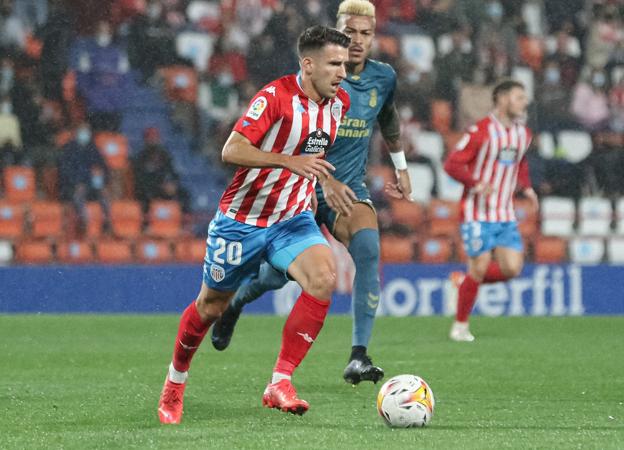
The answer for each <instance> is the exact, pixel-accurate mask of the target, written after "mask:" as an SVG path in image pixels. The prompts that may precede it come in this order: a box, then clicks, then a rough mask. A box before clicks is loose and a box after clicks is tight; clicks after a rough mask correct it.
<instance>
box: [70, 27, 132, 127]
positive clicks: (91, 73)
mask: <svg viewBox="0 0 624 450" xmlns="http://www.w3.org/2000/svg"><path fill="white" fill-rule="evenodd" d="M72 59H73V62H72V64H73V66H74V67H75V68H76V70H77V85H78V91H79V92H80V94H81V95H82V97H83V98H84V99H85V101H86V106H87V114H88V117H89V122H90V123H91V126H92V127H93V129H94V130H96V131H102V130H107V131H117V130H118V129H119V125H120V122H121V109H122V107H123V105H124V102H125V96H126V95H127V89H126V87H127V82H128V69H129V64H128V58H127V56H126V54H125V52H124V51H122V50H121V48H120V47H119V46H118V45H117V44H115V43H114V42H113V30H112V28H111V25H110V24H109V23H108V22H106V21H100V22H98V24H97V31H96V33H95V36H94V37H93V38H91V39H87V40H84V41H79V42H77V43H76V45H75V47H74V48H73V50H72Z"/></svg>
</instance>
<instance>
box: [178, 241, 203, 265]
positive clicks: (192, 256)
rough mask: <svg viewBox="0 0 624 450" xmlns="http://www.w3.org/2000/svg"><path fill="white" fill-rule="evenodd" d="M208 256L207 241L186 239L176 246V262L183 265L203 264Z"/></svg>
mask: <svg viewBox="0 0 624 450" xmlns="http://www.w3.org/2000/svg"><path fill="white" fill-rule="evenodd" d="M205 256H206V240H205V239H185V240H182V241H180V242H178V243H177V244H176V246H175V260H176V261H177V262H181V263H201V262H202V261H203V260H204V257H205Z"/></svg>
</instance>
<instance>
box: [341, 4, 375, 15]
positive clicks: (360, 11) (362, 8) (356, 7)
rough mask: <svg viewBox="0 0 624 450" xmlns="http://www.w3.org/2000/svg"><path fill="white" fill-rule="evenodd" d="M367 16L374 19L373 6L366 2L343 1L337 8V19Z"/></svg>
mask: <svg viewBox="0 0 624 450" xmlns="http://www.w3.org/2000/svg"><path fill="white" fill-rule="evenodd" d="M343 15H345V16H367V17H372V18H373V19H374V18H375V5H373V4H372V3H371V2H369V1H368V0H344V1H343V2H342V3H341V4H340V6H339V7H338V14H337V15H336V16H337V17H338V18H340V16H343Z"/></svg>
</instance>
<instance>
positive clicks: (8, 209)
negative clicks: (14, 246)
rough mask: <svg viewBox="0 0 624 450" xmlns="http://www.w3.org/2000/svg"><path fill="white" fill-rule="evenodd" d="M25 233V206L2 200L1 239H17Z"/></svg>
mask: <svg viewBox="0 0 624 450" xmlns="http://www.w3.org/2000/svg"><path fill="white" fill-rule="evenodd" d="M23 232H24V208H23V206H22V205H18V204H15V203H10V202H7V201H3V200H0V238H8V239H15V238H18V237H19V236H21V235H22V234H23Z"/></svg>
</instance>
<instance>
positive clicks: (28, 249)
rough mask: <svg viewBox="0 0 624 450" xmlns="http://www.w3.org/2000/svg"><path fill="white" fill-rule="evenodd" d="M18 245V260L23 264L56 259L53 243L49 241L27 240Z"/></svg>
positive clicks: (41, 262)
mask: <svg viewBox="0 0 624 450" xmlns="http://www.w3.org/2000/svg"><path fill="white" fill-rule="evenodd" d="M15 247H16V260H17V261H18V262H20V263H23V264H47V263H50V262H52V261H53V260H54V254H53V252H52V245H51V244H50V243H49V242H47V241H34V240H26V241H22V242H19V243H17V244H16V245H15Z"/></svg>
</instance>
